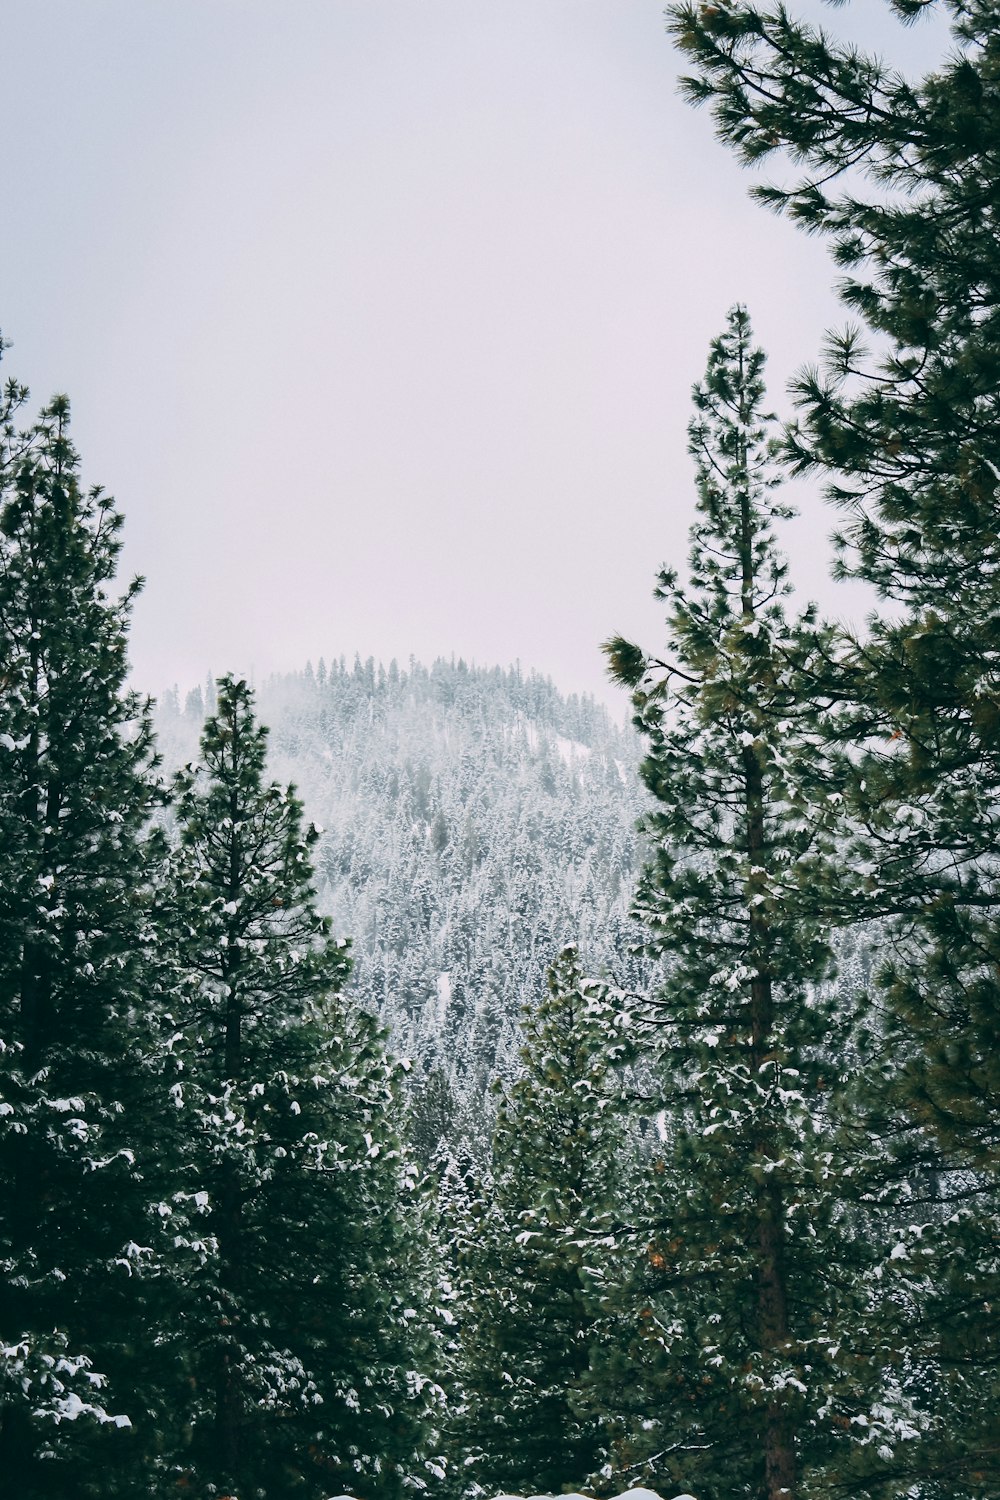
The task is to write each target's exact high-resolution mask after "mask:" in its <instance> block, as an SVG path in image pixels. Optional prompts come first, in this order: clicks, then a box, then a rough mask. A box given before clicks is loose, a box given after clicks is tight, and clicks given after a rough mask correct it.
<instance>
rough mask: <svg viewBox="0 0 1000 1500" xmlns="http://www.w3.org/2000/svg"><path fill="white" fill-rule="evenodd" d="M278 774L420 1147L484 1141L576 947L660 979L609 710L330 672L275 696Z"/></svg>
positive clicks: (625, 762)
mask: <svg viewBox="0 0 1000 1500" xmlns="http://www.w3.org/2000/svg"><path fill="white" fill-rule="evenodd" d="M199 698H200V694H196V695H194V696H193V700H192V701H191V703H190V704H189V711H188V712H186V713H184V714H181V713H179V712H178V707H177V704H176V701H169V700H168V701H166V702H165V703H164V705H163V708H162V709H161V713H160V726H159V727H160V734H161V740H162V742H163V745H164V751H165V755H166V758H167V760H168V762H169V761H171V760H173V761H178V760H182V759H185V758H187V757H188V756H190V755H191V754H193V753H194V738H195V734H196V726H197V720H198V718H199V716H200V705H199V701H198V700H199ZM259 702H260V712H261V716H262V718H263V720H264V722H265V723H268V724H269V725H270V726H271V738H270V766H271V770H272V773H273V774H274V775H275V776H277V777H279V778H281V779H283V780H293V781H294V782H295V783H296V785H297V786H298V788H299V791H300V793H301V795H302V796H303V798H304V801H305V805H306V811H307V814H308V815H309V816H310V817H312V818H314V819H315V820H316V821H317V822H318V823H320V824H321V825H322V826H323V828H324V834H323V839H322V841H321V843H320V845H319V847H318V854H317V871H318V877H319V882H320V896H321V903H322V905H323V906H324V907H325V909H326V910H327V911H329V912H330V913H331V914H332V916H333V918H334V923H335V926H336V928H337V930H338V931H340V932H343V933H346V934H349V935H350V936H351V938H352V940H353V945H354V959H355V969H354V976H353V979H352V982H351V983H352V988H353V993H354V994H355V995H356V996H357V998H358V1000H359V1001H360V1002H361V1003H362V1004H364V1005H366V1006H369V1007H371V1008H372V1009H374V1010H376V1011H378V1012H379V1014H380V1015H381V1016H382V1017H383V1019H384V1020H385V1021H386V1022H387V1023H388V1024H389V1025H390V1026H391V1028H392V1032H393V1043H394V1047H395V1049H396V1050H397V1051H398V1052H401V1053H402V1054H404V1055H406V1056H409V1057H411V1058H412V1059H413V1061H414V1107H415V1130H416V1133H417V1137H418V1139H417V1142H416V1143H417V1145H418V1147H419V1148H420V1149H421V1150H422V1151H424V1152H426V1153H427V1154H429V1153H430V1152H432V1151H433V1149H434V1147H435V1145H436V1143H437V1140H438V1139H439V1138H440V1137H441V1136H442V1135H443V1136H446V1137H447V1138H449V1139H450V1140H451V1141H452V1142H453V1143H456V1142H457V1141H458V1140H459V1139H461V1138H462V1137H466V1138H468V1139H469V1141H470V1145H472V1146H473V1147H474V1146H475V1143H476V1142H481V1141H482V1140H483V1139H484V1132H485V1129H486V1124H487V1115H488V1111H484V1107H483V1106H484V1099H485V1098H486V1096H487V1088H488V1083H489V1080H490V1079H491V1078H492V1077H493V1076H495V1075H496V1074H497V1073H501V1074H508V1073H510V1072H512V1071H513V1070H514V1068H515V1067H516V1051H517V1047H518V1045H519V1041H520V1038H519V1034H518V1024H517V1016H518V1013H519V1010H520V1008H521V1006H522V1004H523V1003H524V1001H525V1000H526V999H529V998H531V997H532V996H536V995H537V996H539V997H540V996H541V994H542V993H543V991H544V971H545V968H546V965H547V964H548V963H550V962H551V960H552V959H553V958H554V956H555V955H556V953H557V952H558V951H559V949H560V948H561V947H562V946H564V945H565V944H566V943H568V942H575V943H577V944H578V945H579V947H580V949H581V952H582V955H583V957H584V961H585V963H586V964H587V965H588V966H589V967H590V969H591V970H592V971H593V972H599V971H600V972H608V973H610V974H612V975H613V976H614V977H615V979H616V980H617V981H618V982H619V983H620V984H622V985H623V986H624V987H627V988H635V987H637V986H639V985H641V984H642V983H643V981H644V975H645V966H646V961H645V960H644V959H643V958H642V957H641V955H636V954H635V953H634V952H633V951H632V949H633V948H634V945H635V944H636V943H637V942H638V941H640V940H641V937H642V933H641V930H640V929H638V928H637V927H635V925H634V924H633V923H631V922H630V920H629V919H628V916H627V912H628V904H629V901H630V899H631V894H632V887H633V882H634V875H635V870H636V865H637V857H638V855H637V839H636V834H635V823H636V820H637V818H638V816H639V814H640V811H641V810H642V807H643V805H644V799H645V794H644V792H643V791H642V789H641V788H640V786H639V783H638V778H637V776H636V775H635V771H634V767H635V766H636V764H637V761H638V755H639V750H638V743H637V741H636V739H635V738H634V736H633V735H632V734H631V732H630V731H627V730H624V729H620V728H618V727H616V726H615V725H613V724H612V723H611V721H610V719H609V717H608V715H607V713H606V711H605V710H604V709H602V708H601V707H600V706H599V705H597V704H596V703H595V702H594V701H593V700H590V699H580V698H564V697H563V696H561V695H560V694H559V693H558V691H557V690H556V689H555V688H554V687H553V685H552V684H551V683H550V682H548V681H547V680H545V679H542V678H539V677H535V676H531V677H523V676H522V675H521V674H520V673H518V672H516V671H507V672H504V671H501V670H499V669H492V670H489V669H483V668H475V667H469V666H467V665H466V664H465V663H463V662H458V663H454V662H443V661H438V662H436V663H435V664H434V665H433V666H432V667H431V668H430V669H427V668H424V667H422V666H421V665H420V664H418V663H415V662H413V661H411V662H410V663H409V664H408V666H407V668H406V669H405V670H401V669H399V668H398V667H397V666H396V664H395V663H393V664H392V665H391V666H390V667H389V668H388V669H383V668H381V667H376V666H375V665H374V663H373V662H371V661H369V662H367V663H362V662H360V661H356V662H355V663H354V665H353V667H348V666H347V665H346V664H345V663H343V662H341V663H335V664H334V665H333V666H332V667H331V668H329V669H327V668H326V666H325V665H324V664H322V663H321V664H320V666H319V668H318V669H317V670H315V671H314V670H313V669H312V668H311V667H310V668H307V669H306V671H305V672H303V673H299V674H295V675H289V676H284V677H280V678H274V679H271V680H270V681H269V682H268V683H267V684H265V685H264V686H263V687H262V689H261V690H260V694H259Z"/></svg>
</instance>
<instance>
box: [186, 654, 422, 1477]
mask: <svg viewBox="0 0 1000 1500" xmlns="http://www.w3.org/2000/svg"><path fill="white" fill-rule="evenodd" d="M265 736H266V731H265V730H264V729H262V728H261V727H260V726H259V725H258V724H257V723H256V721H255V719H254V715H253V703H252V693H251V690H250V689H249V688H248V687H247V685H246V684H245V683H243V682H240V681H236V680H234V679H232V678H223V679H221V681H220V682H219V684H218V707H217V711H216V713H215V715H214V716H213V717H212V718H210V719H209V720H208V722H207V724H206V726H205V731H204V734H203V737H202V758H203V768H201V769H199V770H197V771H195V772H192V773H189V774H187V775H185V776H183V777H182V778H181V781H180V784H179V788H178V800H177V815H178V826H179V848H178V851H177V855H176V863H175V867H174V872H173V874H174V880H175V882H176V886H175V889H176V897H175V904H174V914H173V926H174V930H175V932H176V933H177V935H178V947H177V955H178V957H177V962H178V974H179V990H180V997H181V998H180V1000H179V1002H178V1005H177V1007H176V1010H175V1012H174V1016H173V1021H174V1023H175V1025H176V1033H175V1036H174V1039H173V1044H172V1051H173V1055H174V1057H175V1059H176V1062H177V1078H176V1082H175V1083H174V1085H173V1089H172V1095H173V1100H174V1104H175V1107H176V1110H177V1112H178V1115H179V1116H180V1117H181V1118H182V1119H183V1121H184V1134H185V1139H186V1145H185V1148H184V1151H183V1157H182V1160H181V1162H180V1163H178V1170H177V1173H176V1182H177V1190H176V1191H175V1192H174V1194H173V1195H172V1197H171V1199H170V1202H169V1203H168V1204H166V1205H165V1212H166V1213H167V1214H168V1216H169V1221H170V1223H169V1228H170V1233H171V1234H172V1235H173V1236H174V1243H175V1246H176V1248H177V1251H178V1258H177V1261H176V1264H175V1281H176V1287H177V1296H178V1299H179V1307H178V1308H177V1309H176V1310H175V1311H174V1316H173V1321H172V1324H171V1328H170V1339H171V1342H172V1345H173V1348H174V1352H175V1353H174V1357H175V1360H176V1362H177V1366H178V1368H179V1370H181V1371H183V1372H185V1374H186V1379H185V1381H184V1382H183V1383H179V1388H178V1389H177V1391H176V1392H175V1394H174V1398H173V1399H174V1402H175V1403H176V1406H177V1407H179V1409H180V1412H181V1413H182V1417H181V1419H180V1420H177V1418H176V1417H175V1423H176V1430H179V1431H180V1432H182V1433H185V1434H186V1436H187V1448H186V1451H184V1452H182V1453H180V1454H178V1453H177V1452H176V1445H175V1448H174V1450H173V1452H172V1453H171V1454H169V1455H168V1457H172V1458H173V1460H174V1467H175V1470H176V1471H177V1478H178V1482H180V1483H181V1484H182V1486H183V1487H185V1488H187V1489H188V1490H189V1491H190V1492H193V1493H196V1494H210V1493H215V1492H216V1490H213V1489H212V1486H213V1485H214V1486H216V1488H219V1487H222V1488H228V1489H230V1490H232V1491H233V1493H236V1494H239V1495H240V1496H243V1495H251V1494H253V1495H257V1496H263V1495H268V1496H276V1497H281V1500H284V1497H285V1496H290V1495H293V1494H295V1495H297V1494H302V1495H303V1496H314V1497H319V1496H321V1495H326V1494H329V1493H330V1492H331V1491H334V1490H337V1489H341V1490H346V1489H350V1488H352V1487H355V1486H357V1485H362V1486H363V1487H364V1489H365V1492H366V1493H367V1492H369V1491H370V1490H372V1489H373V1488H374V1489H375V1490H376V1491H377V1492H379V1493H385V1494H396V1493H398V1492H399V1490H400V1489H401V1487H403V1486H404V1485H405V1484H407V1483H409V1484H413V1483H416V1484H420V1483H421V1478H420V1469H421V1465H420V1462H419V1458H418V1449H419V1447H420V1443H421V1440H422V1438H423V1437H424V1426H425V1420H426V1415H427V1412H428V1409H429V1401H428V1398H429V1396H430V1395H431V1394H432V1393H433V1392H432V1388H431V1387H430V1386H429V1382H428V1378H427V1375H426V1371H425V1369H424V1372H423V1373H420V1372H419V1371H420V1364H421V1361H423V1364H424V1366H425V1365H426V1359H427V1354H428V1338H429V1335H428V1333H427V1331H426V1321H425V1319H424V1318H423V1317H421V1316H418V1314H417V1312H416V1311H415V1308H414V1306H413V1304H412V1303H411V1301H410V1299H411V1297H416V1296H417V1295H418V1293H417V1289H416V1288H414V1287H413V1286H412V1277H413V1272H414V1269H415V1260H414V1252H415V1248H416V1247H415V1243H414V1240H415V1236H416V1234H417V1230H418V1221H417V1209H416V1205H415V1203H413V1202H410V1203H409V1204H408V1203H407V1201H406V1200H407V1198H408V1197H409V1198H410V1199H411V1200H412V1198H413V1182H412V1176H411V1174H410V1173H409V1170H408V1168H407V1166H406V1162H405V1159H404V1157H403V1155H402V1152H401V1149H400V1146H399V1143H398V1141H397V1139H396V1137H395V1135H394V1133H393V1130H392V1127H391V1125H390V1123H389V1122H390V1120H391V1118H392V1115H393V1113H394V1112H395V1111H396V1110H398V1108H399V1101H398V1070H397V1068H396V1067H395V1065H393V1064H392V1063H391V1062H390V1061H389V1060H388V1058H387V1056H386V1053H385V1050H384V1041H383V1037H382V1035H381V1033H380V1032H379V1031H378V1029H377V1027H376V1025H375V1023H374V1021H373V1020H372V1019H371V1017H369V1016H368V1015H367V1014H366V1013H365V1012H363V1011H359V1010H357V1009H349V1008H348V1007H347V1006H346V1005H345V1003H344V1001H343V999H342V998H341V996H340V989H341V986H342V984H343V981H344V979H345V978H346V976H347V973H348V971H349V958H348V954H347V948H346V944H344V943H342V942H339V941H337V940H335V939H334V938H333V937H332V936H331V934H330V923H329V919H328V918H324V917H321V916H320V915H319V914H318V912H317V910H316V905H315V894H314V891H313V887H312V866H311V860H310V853H309V851H310V849H311V847H312V846H313V845H314V843H315V840H316V838H317V830H316V829H315V828H314V827H313V826H312V825H310V826H309V827H308V829H303V827H302V814H301V806H300V804H299V802H298V800H297V798H296V797H295V795H294V792H293V791H292V789H290V788H285V787H282V786H279V785H278V784H276V783H267V782H265V779H264V769H265V764H264V762H265Z"/></svg>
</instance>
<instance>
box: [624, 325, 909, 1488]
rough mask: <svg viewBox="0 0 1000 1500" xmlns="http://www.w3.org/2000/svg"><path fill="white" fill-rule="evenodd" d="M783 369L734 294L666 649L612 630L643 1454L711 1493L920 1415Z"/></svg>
mask: <svg viewBox="0 0 1000 1500" xmlns="http://www.w3.org/2000/svg"><path fill="white" fill-rule="evenodd" d="M763 364H764V356H763V354H762V352H761V351H760V350H759V349H757V348H755V347H754V346H753V343H752V337H751V330H750V325H749V320H748V318H747V315H746V312H745V311H744V309H742V308H740V307H737V308H735V309H734V310H733V311H732V312H731V313H730V316H729V322H728V326H727V329H726V332H725V333H724V334H723V335H722V336H721V337H720V338H718V339H716V340H715V342H714V343H713V345H712V349H711V354H710V357H709V361H708V367H707V370H706V375H705V379H704V382H703V383H702V384H701V385H699V386H696V387H695V391H694V402H695V412H696V414H695V416H694V418H693V420H692V422H691V425H690V427H689V434H690V448H691V453H692V455H693V457H694V460H695V465H696V474H697V486H698V502H697V511H698V516H697V520H696V522H695V524H694V526H693V528H692V532H691V538H692V541H691V553H690V574H691V577H690V584H689V586H688V587H687V588H685V587H683V586H682V585H681V584H680V583H679V582H678V579H677V577H676V575H675V574H674V573H673V572H670V571H666V570H665V571H663V572H662V573H661V574H660V579H659V587H658V589H657V594H658V597H660V598H662V599H664V600H665V601H667V602H668V604H669V606H670V615H669V649H668V651H667V653H666V657H665V659H663V658H659V657H655V658H649V657H647V656H646V655H645V654H644V653H643V652H641V651H640V650H639V649H638V648H637V647H635V646H633V645H631V644H629V643H627V642H625V641H623V640H621V639H616V640H613V641H611V642H609V644H608V648H607V649H608V652H609V655H610V660H611V664H612V670H613V672H614V673H615V675H616V676H617V677H618V678H619V679H621V680H624V681H627V682H629V683H630V684H631V685H632V686H633V689H634V693H633V702H634V705H635V708H636V723H637V725H638V727H639V728H640V729H641V730H642V731H643V733H644V734H645V735H646V736H647V738H648V741H649V753H648V756H647V759H646V761H645V763H644V766H643V776H644V779H645V781H646V784H647V785H648V787H649V789H650V791H651V792H652V793H653V795H654V797H655V798H656V800H657V808H656V810H655V812H654V813H652V814H651V815H650V817H649V819H648V821H647V829H648V832H649V834H650V836H651V841H652V847H653V848H654V850H655V856H654V858H653V861H652V862H651V864H650V865H649V866H648V868H647V869H646V871H645V873H644V875H643V877H642V878H641V880H640V885H639V891H638V896H637V900H636V912H637V914H638V915H639V916H640V917H641V918H642V919H643V921H644V922H645V923H646V924H647V926H648V928H649V932H650V937H649V942H650V945H651V948H652V949H653V951H655V952H656V953H658V954H660V955H663V956H664V957H665V958H666V960H667V980H666V983H665V986H664V988H663V990H662V993H661V994H660V995H659V997H658V999H657V1002H656V1006H655V1010H654V1017H653V1019H654V1020H655V1023H656V1026H657V1027H658V1029H659V1033H660V1038H661V1041H660V1054H661V1057H662V1061H663V1066H664V1068H665V1070H666V1071H665V1078H664V1085H663V1086H664V1105H665V1110H664V1114H663V1117H662V1119H661V1127H662V1133H663V1136H664V1142H663V1151H662V1156H661V1157H660V1159H659V1160H658V1163H657V1166H658V1170H656V1171H654V1172H652V1173H651V1174H650V1183H649V1194H650V1199H651V1202H652V1203H653V1204H655V1205H656V1208H655V1212H654V1213H653V1214H652V1215H651V1217H649V1218H648V1219H647V1220H646V1223H645V1225H641V1226H640V1227H641V1236H640V1235H637V1240H638V1241H639V1243H640V1245H641V1251H642V1254H641V1269H638V1270H637V1272H636V1276H635V1282H634V1286H633V1295H634V1296H639V1297H641V1299H642V1311H641V1314H640V1320H639V1321H640V1323H641V1324H643V1325H644V1326H643V1327H641V1328H640V1329H639V1330H638V1333H637V1337H636V1341H635V1350H636V1357H637V1358H638V1359H640V1360H641V1361H642V1363H643V1364H644V1365H645V1367H646V1370H647V1375H646V1378H647V1380H649V1381H651V1382H652V1383H653V1385H654V1388H655V1387H656V1386H658V1387H659V1392H660V1412H659V1413H658V1414H657V1415H656V1418H655V1419H653V1418H652V1417H651V1419H650V1420H648V1421H647V1422H646V1423H645V1433H644V1435H642V1434H639V1435H636V1436H634V1438H633V1442H632V1445H631V1447H632V1449H633V1454H634V1455H635V1456H634V1457H633V1458H632V1459H631V1460H630V1461H631V1462H635V1461H637V1459H638V1457H641V1456H642V1449H643V1447H645V1450H646V1455H647V1456H646V1459H645V1462H646V1464H647V1466H649V1467H651V1468H652V1472H653V1473H654V1474H659V1475H662V1476H665V1477H666V1479H668V1480H673V1481H675V1482H678V1483H683V1484H684V1485H685V1486H686V1487H688V1488H690V1489H691V1490H693V1491H694V1492H695V1493H697V1494H698V1495H699V1496H707V1497H711V1500H723V1497H725V1500H730V1497H733V1496H745V1497H747V1500H751V1497H752V1500H758V1497H760V1500H765V1497H766V1500H794V1497H796V1496H800V1495H804V1494H808V1495H810V1496H812V1495H817V1494H820V1493H824V1492H825V1490H824V1487H823V1486H824V1482H825V1479H824V1476H828V1477H829V1482H830V1485H831V1487H834V1488H835V1486H836V1483H837V1482H838V1471H837V1469H836V1467H835V1466H836V1464H838V1463H841V1464H842V1463H843V1462H844V1461H845V1460H844V1458H843V1457H842V1456H838V1453H837V1450H838V1448H839V1447H841V1446H842V1445H843V1446H846V1447H847V1448H849V1447H850V1446H851V1444H852V1442H853V1441H854V1440H857V1441H859V1442H863V1443H864V1444H865V1445H866V1446H868V1447H873V1446H877V1447H878V1448H879V1451H880V1453H881V1454H882V1458H883V1461H884V1462H885V1463H888V1462H889V1460H890V1459H891V1458H892V1456H893V1452H892V1450H893V1448H894V1447H895V1445H896V1442H897V1439H899V1438H900V1437H901V1436H904V1435H906V1434H908V1433H909V1434H910V1435H912V1433H913V1426H912V1423H911V1422H910V1412H909V1408H908V1404H907V1400H906V1398H905V1396H904V1395H903V1393H902V1392H901V1390H900V1389H899V1386H900V1383H901V1382H900V1376H899V1374H898V1372H894V1369H893V1360H892V1356H891V1350H889V1349H887V1348H884V1347H883V1348H880V1347H878V1346H877V1344H876V1343H875V1339H876V1335H875V1332H874V1330H873V1329H871V1328H869V1327H867V1326H866V1324H867V1321H868V1317H869V1313H870V1308H869V1306H868V1300H869V1299H868V1294H867V1291H866V1286H865V1282H864V1280H863V1277H862V1272H863V1271H864V1269H865V1252H864V1249H863V1246H862V1245H860V1244H859V1243H857V1242H856V1241H854V1240H853V1239H852V1236H851V1235H850V1233H848V1232H847V1226H846V1224H845V1200H849V1199H850V1198H851V1197H852V1196H854V1193H853V1189H852V1186H851V1178H852V1176H853V1174H854V1172H855V1170H856V1169H857V1163H856V1162H855V1160H854V1158H853V1154H846V1153H845V1151H844V1149H843V1143H842V1142H841V1140H840V1139H839V1137H838V1130H837V1125H838V1116H840V1115H841V1114H842V1113H843V1111H844V1107H845V1106H844V1104H843V1102H842V1098H843V1095H844V1093H845V1088H844V1086H845V1084H846V1081H847V1080H846V1079H845V1078H844V1076H843V1075H844V1061H843V1059H840V1060H839V1061H838V1058H837V1053H838V1051H839V1050H840V1047H839V1039H838V1037H837V1034H836V1029H837V1026H838V1024H839V1023H838V1018H837V1017H836V1015H835V1014H834V1012H833V1007H832V1005H831V1004H830V1003H829V1001H828V1000H827V999H826V998H825V997H824V991H823V988H822V985H823V981H824V980H825V979H826V978H827V977H828V975H829V973H830V970H831V951H830V941H829V902H830V894H829V893H830V890H831V889H832V888H834V887H835V886H836V883H837V882H836V880H835V870H834V859H835V854H836V849H835V839H836V837H837V836H838V834H839V833H841V830H840V826H839V819H838V813H837V806H838V803H839V800H840V793H839V790H838V788H837V786H836V784H835V783H833V782H831V780H830V776H831V770H830V766H829V764H828V760H827V757H826V755H825V751H824V744H823V740H824V733H823V718H824V714H825V712H826V711H827V710H828V709H829V704H824V703H822V702H821V701H818V700H817V699H816V697H815V695H814V692H813V675H814V673H813V669H814V667H815V663H816V662H817V661H822V660H823V658H824V657H825V656H826V655H827V654H828V653H829V652H830V650H831V641H830V633H829V631H828V630H827V629H826V628H824V627H822V626H821V625H819V624H818V623H817V621H816V619H815V614H814V611H813V610H812V609H809V610H807V611H806V612H805V614H804V615H803V616H801V617H800V618H799V619H797V620H792V619H789V618H788V617H787V615H786V611H785V607H784V605H783V603H782V598H783V596H784V595H786V594H787V593H788V591H789V585H788V583H787V580H786V572H787V568H786V564H785V562H784V560H783V558H782V557H781V555H780V553H779V552H778V551H777V549H776V545H775V539H774V534H773V524H772V523H773V521H774V520H775V519H777V518H783V517H785V516H787V515H788V514H789V512H788V511H787V509H786V508H785V507H784V506H782V505H781V504H780V503H779V502H778V501H777V499H776V497H775V493H774V492H775V487H776V485H777V483H778V474H777V471H776V469H775V462H774V460H775V454H776V446H777V445H776V441H775V438H774V436H773V418H770V417H769V416H768V415H767V414H766V413H765V412H764V410H763V400H764V384H763V376H762V371H763ZM841 836H842V834H841ZM873 1345H874V1347H873ZM873 1366H874V1367H875V1368H878V1367H879V1366H881V1368H880V1369H879V1375H878V1380H877V1382H871V1381H870V1380H866V1378H865V1375H864V1370H865V1369H866V1368H872V1367H873ZM873 1386H874V1388H873ZM879 1386H881V1391H879V1389H878V1388H879ZM654 1454H657V1455H659V1456H654ZM831 1466H834V1467H833V1471H832V1473H831V1472H830V1470H831ZM842 1477H843V1476H842V1474H840V1475H839V1479H842Z"/></svg>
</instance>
